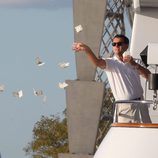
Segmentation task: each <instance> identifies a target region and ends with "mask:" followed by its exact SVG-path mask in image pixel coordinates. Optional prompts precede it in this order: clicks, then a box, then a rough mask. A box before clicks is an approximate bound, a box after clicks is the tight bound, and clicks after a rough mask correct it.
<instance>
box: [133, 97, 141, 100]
mask: <svg viewBox="0 0 158 158" xmlns="http://www.w3.org/2000/svg"><path fill="white" fill-rule="evenodd" d="M133 100H141V98H140V97H139V98H135V99H133Z"/></svg>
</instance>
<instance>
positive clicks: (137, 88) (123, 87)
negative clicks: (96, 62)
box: [104, 56, 143, 100]
mask: <svg viewBox="0 0 158 158" xmlns="http://www.w3.org/2000/svg"><path fill="white" fill-rule="evenodd" d="M104 60H105V61H106V69H105V72H106V74H107V77H108V80H109V84H110V86H111V90H112V92H113V95H114V98H115V100H132V99H136V98H139V97H141V96H143V88H142V86H141V82H140V76H139V73H138V71H137V70H136V69H135V68H134V67H133V66H132V65H130V64H128V63H123V62H122V61H120V60H118V58H117V57H116V56H114V57H112V58H107V59H104Z"/></svg>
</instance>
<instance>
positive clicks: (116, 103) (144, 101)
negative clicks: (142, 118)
mask: <svg viewBox="0 0 158 158" xmlns="http://www.w3.org/2000/svg"><path fill="white" fill-rule="evenodd" d="M120 103H135V104H142V105H146V104H154V101H153V100H117V101H115V102H114V108H115V110H114V116H113V123H115V122H116V117H117V106H118V104H120Z"/></svg>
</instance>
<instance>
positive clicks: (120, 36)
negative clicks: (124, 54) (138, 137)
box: [113, 34, 129, 45]
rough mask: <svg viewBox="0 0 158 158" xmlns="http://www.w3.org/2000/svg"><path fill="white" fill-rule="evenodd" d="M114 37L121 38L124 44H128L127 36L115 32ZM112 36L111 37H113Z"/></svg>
mask: <svg viewBox="0 0 158 158" xmlns="http://www.w3.org/2000/svg"><path fill="white" fill-rule="evenodd" d="M114 38H123V39H124V42H125V44H128V45H129V39H128V37H126V36H125V35H122V34H117V35H115V36H114ZM114 38H113V39H114Z"/></svg>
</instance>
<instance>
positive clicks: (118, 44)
mask: <svg viewBox="0 0 158 158" xmlns="http://www.w3.org/2000/svg"><path fill="white" fill-rule="evenodd" d="M123 44H124V42H117V43H116V42H112V46H116V45H117V46H122V45H123Z"/></svg>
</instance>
